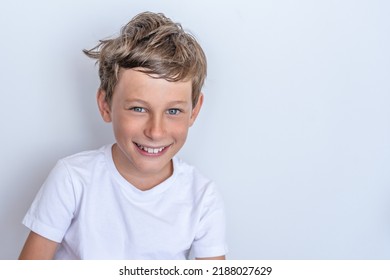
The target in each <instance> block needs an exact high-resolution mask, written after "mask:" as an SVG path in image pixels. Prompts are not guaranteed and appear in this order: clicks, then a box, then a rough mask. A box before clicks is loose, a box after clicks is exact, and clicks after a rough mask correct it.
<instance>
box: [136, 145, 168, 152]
mask: <svg viewBox="0 0 390 280" xmlns="http://www.w3.org/2000/svg"><path fill="white" fill-rule="evenodd" d="M137 146H138V147H139V148H140V149H142V150H144V151H145V152H148V153H149V154H157V153H159V152H161V151H162V150H164V149H165V147H162V148H148V147H145V146H142V145H139V144H137Z"/></svg>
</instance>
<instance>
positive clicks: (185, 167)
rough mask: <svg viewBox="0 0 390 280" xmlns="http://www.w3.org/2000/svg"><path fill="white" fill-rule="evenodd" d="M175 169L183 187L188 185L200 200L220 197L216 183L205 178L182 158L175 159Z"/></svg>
mask: <svg viewBox="0 0 390 280" xmlns="http://www.w3.org/2000/svg"><path fill="white" fill-rule="evenodd" d="M174 160H175V162H174V164H175V168H177V171H178V172H177V173H178V174H177V176H178V180H179V182H180V185H181V187H182V186H184V185H186V186H187V187H188V188H189V190H190V192H191V193H192V195H195V196H196V197H198V198H199V199H200V200H204V199H206V198H210V197H219V191H218V188H217V185H216V184H215V182H214V181H213V180H211V179H209V178H208V177H206V176H204V175H203V174H202V173H201V172H200V171H199V170H198V168H196V167H195V166H193V165H191V164H188V163H186V162H185V161H183V160H182V159H180V158H174Z"/></svg>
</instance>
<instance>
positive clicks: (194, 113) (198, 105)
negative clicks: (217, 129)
mask: <svg viewBox="0 0 390 280" xmlns="http://www.w3.org/2000/svg"><path fill="white" fill-rule="evenodd" d="M202 105H203V93H200V95H199V98H198V103H196V105H195V107H194V108H193V109H192V112H191V113H192V114H191V119H190V126H192V125H193V124H194V122H195V120H196V118H197V117H198V114H199V112H200V109H201V108H202Z"/></svg>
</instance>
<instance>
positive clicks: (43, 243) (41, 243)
mask: <svg viewBox="0 0 390 280" xmlns="http://www.w3.org/2000/svg"><path fill="white" fill-rule="evenodd" d="M57 246H58V243H57V242H54V241H51V240H49V239H47V238H45V237H43V236H41V235H39V234H36V233H35V232H33V231H31V232H30V234H29V235H28V237H27V240H26V243H25V244H24V247H23V249H22V252H21V253H20V256H19V260H51V259H53V257H54V254H55V252H56V250H57Z"/></svg>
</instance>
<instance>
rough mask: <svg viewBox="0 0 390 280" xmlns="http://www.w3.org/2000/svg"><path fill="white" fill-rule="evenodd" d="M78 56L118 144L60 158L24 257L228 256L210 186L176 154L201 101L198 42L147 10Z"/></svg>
mask: <svg viewBox="0 0 390 280" xmlns="http://www.w3.org/2000/svg"><path fill="white" fill-rule="evenodd" d="M84 52H85V53H86V55H88V56H89V57H91V58H94V59H97V62H98V63H99V76H100V80H101V85H100V88H99V90H98V94H97V103H98V107H99V111H100V113H101V115H102V118H103V120H104V121H105V122H112V125H113V130H114V135H115V139H116V143H114V144H113V145H107V146H104V147H102V148H100V149H98V150H94V151H87V152H82V153H79V154H76V155H73V156H70V157H67V158H64V159H62V160H59V161H58V162H57V164H56V166H55V167H54V168H53V170H52V171H51V173H50V175H49V176H48V178H47V179H46V181H45V183H44V184H43V186H42V188H41V190H40V191H39V193H38V194H37V197H36V198H35V200H34V202H33V204H32V206H31V208H30V209H29V211H28V213H27V214H26V216H25V218H24V220H23V223H24V224H25V225H26V226H27V227H28V228H29V229H30V230H31V232H30V234H29V236H28V238H27V241H26V243H25V245H24V248H23V250H22V252H21V254H20V259H53V258H55V259H188V258H189V257H190V255H193V256H194V257H195V258H196V259H224V258H225V254H226V252H227V250H226V245H225V232H224V210H223V204H222V201H221V198H220V196H219V194H218V192H217V190H216V187H215V185H214V184H213V182H211V181H209V180H208V179H206V178H204V177H203V176H202V175H200V174H199V173H198V171H197V170H196V169H194V168H193V167H191V166H189V165H187V164H186V163H184V162H183V161H181V160H180V159H178V158H177V157H175V155H176V154H177V152H178V151H179V150H180V148H181V147H182V146H183V145H184V143H185V140H186V137H187V133H188V129H189V127H190V126H191V125H192V124H193V123H194V121H195V119H196V117H197V115H198V113H199V111H200V109H201V106H202V102H203V95H202V93H201V88H202V85H203V83H204V79H205V77H206V57H205V55H204V53H203V51H202V49H201V47H200V46H199V44H198V43H197V42H196V40H195V39H194V38H193V37H192V36H191V35H189V34H187V33H186V32H184V31H183V29H182V28H181V26H180V24H176V23H173V22H172V21H171V20H170V19H169V18H166V17H165V16H164V15H162V14H154V13H150V12H146V13H141V14H139V15H138V16H136V17H134V18H133V19H132V20H131V21H130V22H129V23H128V24H127V25H126V26H124V27H123V28H122V30H121V33H120V35H119V36H118V37H117V38H114V39H109V40H103V41H100V44H98V45H97V46H96V47H95V48H93V49H91V50H84ZM190 252H191V254H190Z"/></svg>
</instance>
